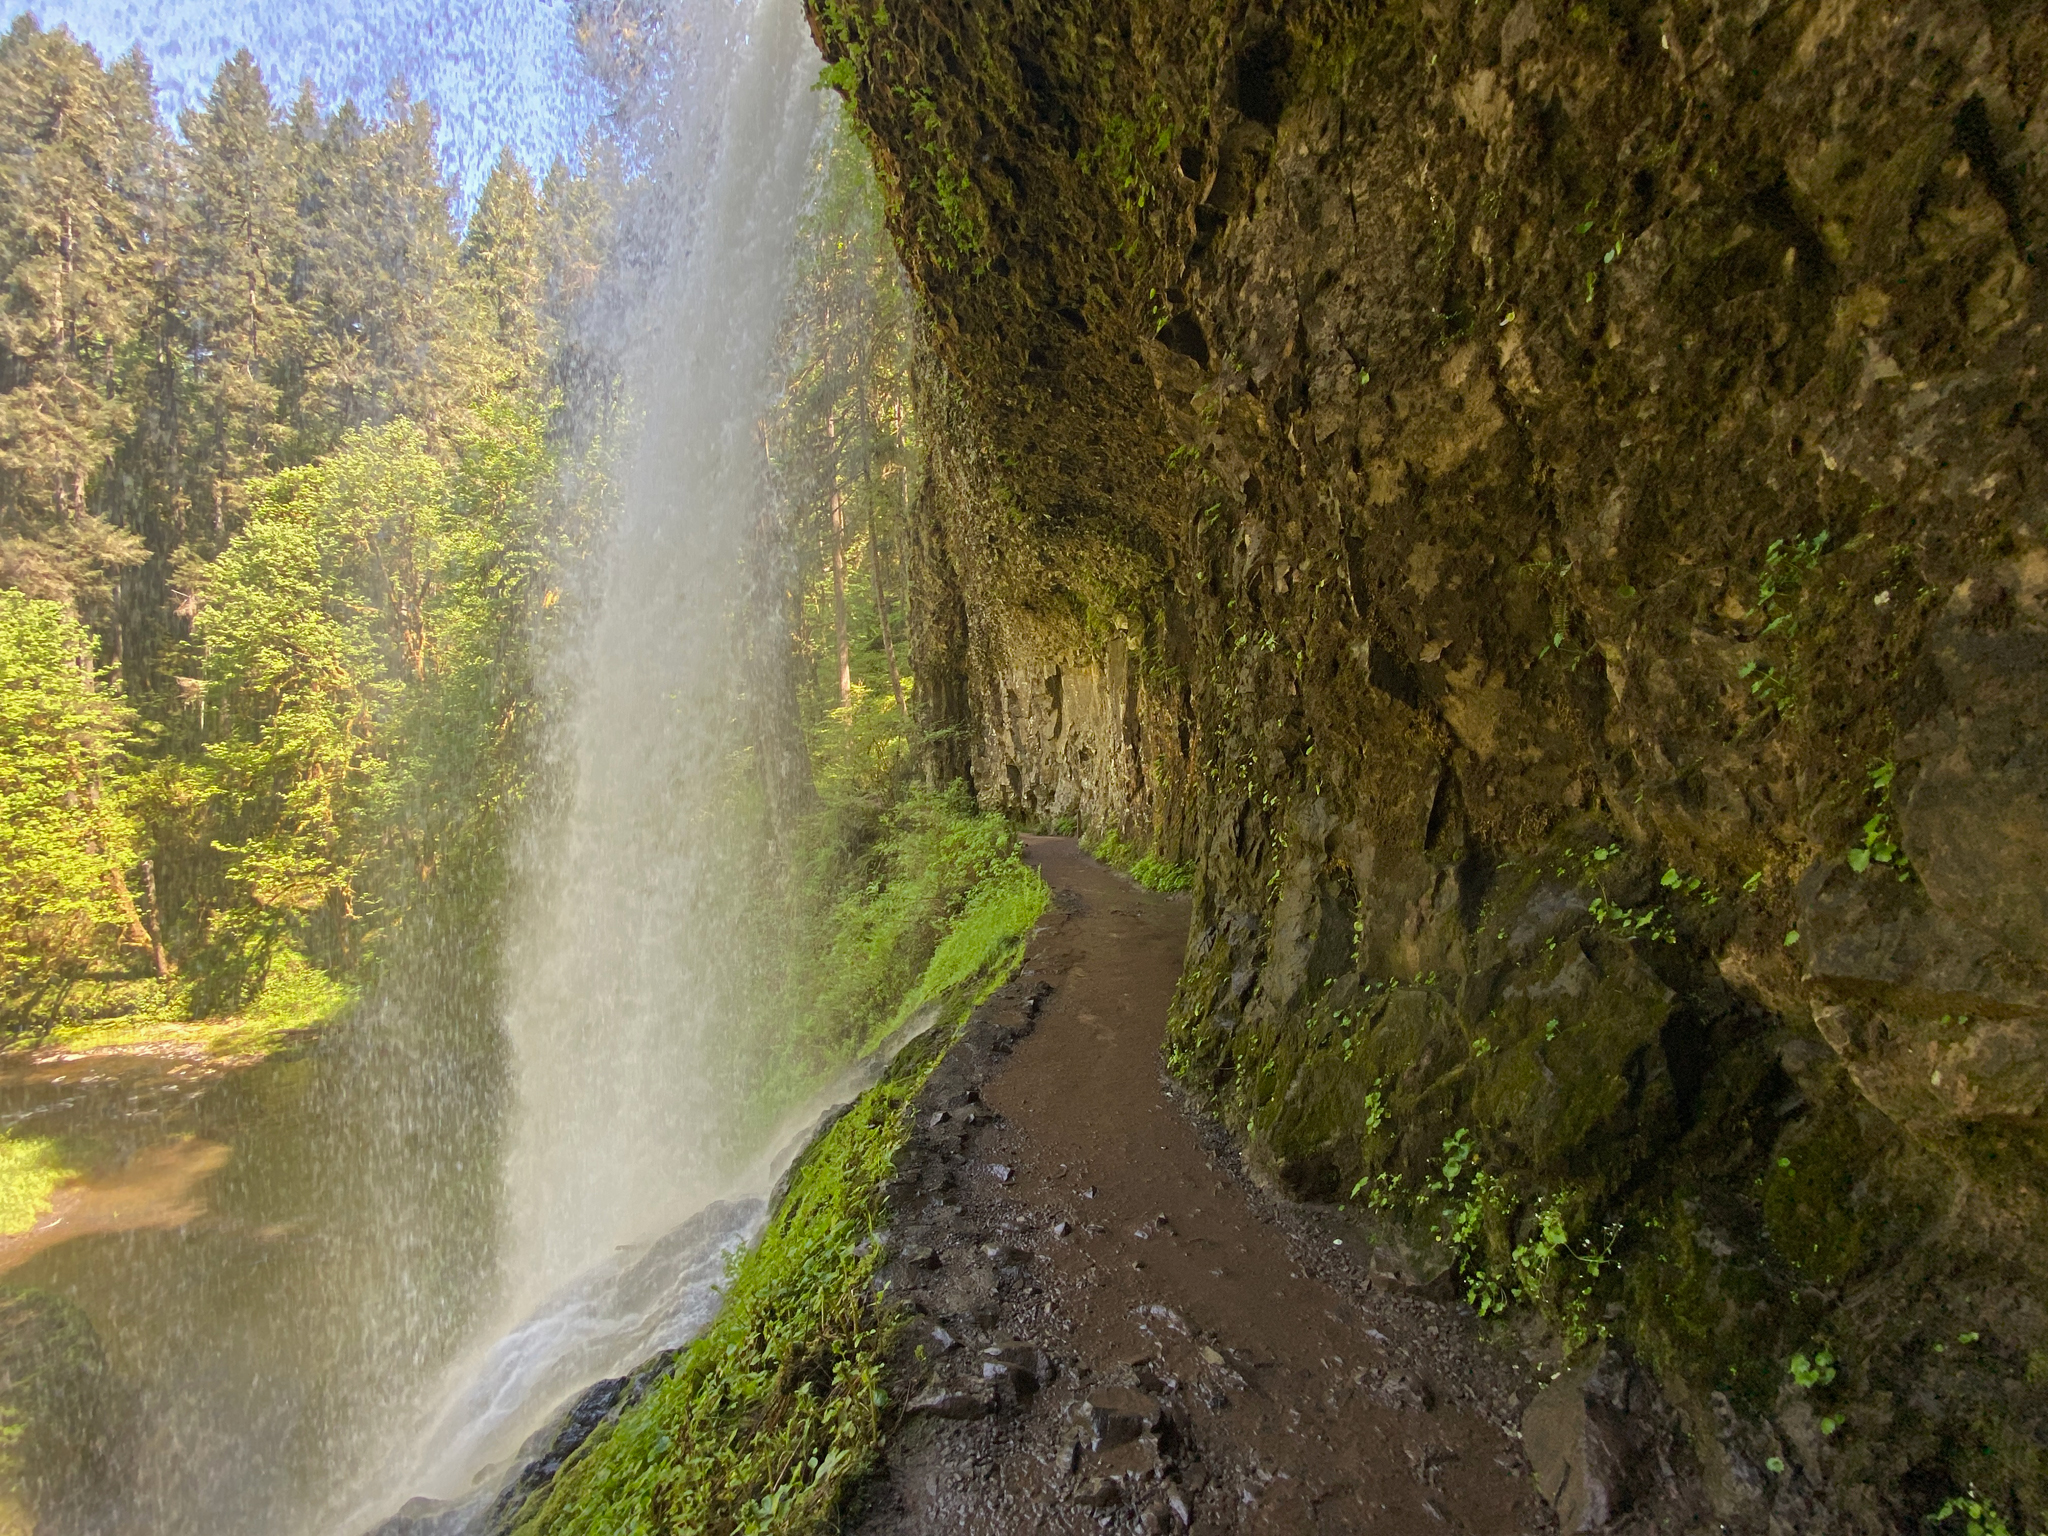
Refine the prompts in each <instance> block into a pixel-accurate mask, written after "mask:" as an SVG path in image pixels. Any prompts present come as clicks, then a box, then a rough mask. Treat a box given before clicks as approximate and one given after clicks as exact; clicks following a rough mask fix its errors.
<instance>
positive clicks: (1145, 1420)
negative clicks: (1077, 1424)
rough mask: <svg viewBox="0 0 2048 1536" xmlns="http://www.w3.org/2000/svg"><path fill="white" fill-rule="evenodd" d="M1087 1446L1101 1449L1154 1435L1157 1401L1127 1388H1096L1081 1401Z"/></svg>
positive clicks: (1158, 1407)
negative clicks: (1142, 1436) (1141, 1436)
mask: <svg viewBox="0 0 2048 1536" xmlns="http://www.w3.org/2000/svg"><path fill="white" fill-rule="evenodd" d="M1081 1409H1082V1413H1081V1418H1082V1422H1083V1423H1084V1424H1085V1425H1086V1426H1087V1429H1088V1434H1089V1436H1090V1439H1089V1444H1088V1449H1089V1450H1091V1451H1105V1450H1109V1449H1112V1448H1114V1447H1116V1446H1119V1445H1128V1444H1129V1443H1130V1442H1131V1441H1133V1440H1136V1439H1137V1438H1138V1437H1139V1436H1140V1435H1148V1434H1154V1433H1156V1432H1157V1430H1158V1428H1159V1425H1160V1423H1161V1417H1160V1405H1159V1400H1158V1399H1157V1398H1155V1397H1151V1396H1148V1395H1147V1394H1146V1393H1143V1392H1140V1391H1137V1390H1136V1389H1135V1388H1131V1387H1097V1388H1095V1389H1094V1390H1093V1391H1091V1392H1090V1393H1089V1394H1088V1395H1087V1396H1086V1397H1085V1398H1083V1399H1082V1400H1081Z"/></svg>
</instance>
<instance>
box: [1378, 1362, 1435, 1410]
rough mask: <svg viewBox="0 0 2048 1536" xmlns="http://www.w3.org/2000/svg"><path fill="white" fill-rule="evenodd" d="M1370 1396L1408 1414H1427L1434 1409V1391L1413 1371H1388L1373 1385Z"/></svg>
mask: <svg viewBox="0 0 2048 1536" xmlns="http://www.w3.org/2000/svg"><path fill="white" fill-rule="evenodd" d="M1372 1394H1373V1396H1374V1397H1376V1398H1378V1399H1379V1400H1380V1401H1381V1402H1383V1403H1385V1404H1386V1405H1387V1406H1388V1407H1389V1408H1402V1409H1406V1410H1407V1411H1408V1412H1410V1413H1428V1412H1429V1411H1430V1410H1431V1409H1432V1408H1434V1407H1436V1392H1435V1390H1434V1389H1433V1388H1432V1387H1431V1386H1430V1384H1429V1381H1428V1379H1427V1378H1426V1377H1423V1376H1420V1375H1417V1374H1416V1373H1415V1372H1414V1371H1389V1372H1388V1373H1387V1374H1386V1375H1385V1376H1382V1377H1381V1378H1380V1379H1379V1380H1378V1381H1377V1382H1375V1383H1374V1384H1373V1389H1372Z"/></svg>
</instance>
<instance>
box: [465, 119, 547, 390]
mask: <svg viewBox="0 0 2048 1536" xmlns="http://www.w3.org/2000/svg"><path fill="white" fill-rule="evenodd" d="M541 262H542V253H541V207H540V199H539V197H538V195H537V194H536V192H535V189H534V185H533V175H532V173H531V172H529V171H528V170H527V169H526V167H525V166H523V165H521V164H520V163H519V159H518V157H517V156H516V155H514V154H513V153H512V150H511V148H510V146H507V147H506V148H505V149H504V150H503V151H501V152H500V154H499V156H498V163H497V164H496V165H495V166H493V167H492V169H491V174H490V178H489V179H488V180H487V181H485V182H484V188H483V191H482V192H481V193H480V194H479V195H478V197H477V201H476V208H475V209H474V211H472V212H471V214H470V216H469V227H468V228H467V229H466V230H465V231H464V233H463V237H462V254H461V263H462V271H463V275H464V276H465V277H466V278H467V279H468V281H469V283H470V284H471V286H472V289H473V291H474V294H475V297H476V300H477V302H478V303H480V304H481V306H482V309H483V317H484V322H485V327H486V335H487V337H488V339H489V340H490V341H491V342H493V343H495V345H496V346H497V347H498V349H499V350H500V351H501V352H502V353H503V354H504V363H503V366H504V367H505V368H506V369H507V370H508V375H509V377H508V381H509V382H515V383H524V382H527V381H529V380H531V379H533V377H534V376H535V373H536V370H537V369H538V367H539V365H540V357H541V348H542V337H541V329H542V315H541V298H542V286H543V279H544V274H543V271H542V266H541Z"/></svg>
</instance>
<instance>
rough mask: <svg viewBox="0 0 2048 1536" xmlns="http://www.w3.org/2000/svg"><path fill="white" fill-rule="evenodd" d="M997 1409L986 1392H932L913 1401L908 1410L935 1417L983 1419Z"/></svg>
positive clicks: (993, 1400) (992, 1399)
mask: <svg viewBox="0 0 2048 1536" xmlns="http://www.w3.org/2000/svg"><path fill="white" fill-rule="evenodd" d="M994 1409H995V1399H994V1398H992V1397H991V1396H989V1394H987V1393H986V1392H932V1393H928V1394H926V1395H925V1396H923V1397H920V1398H918V1399H917V1400H916V1401H915V1402H913V1403H912V1404H911V1405H910V1407H909V1408H908V1410H906V1411H907V1412H910V1413H921V1414H924V1415H925V1416H926V1417H928V1418H934V1419H982V1418H986V1417H988V1415H989V1414H990V1413H991V1412H993V1411H994Z"/></svg>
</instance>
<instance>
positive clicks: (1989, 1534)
mask: <svg viewBox="0 0 2048 1536" xmlns="http://www.w3.org/2000/svg"><path fill="white" fill-rule="evenodd" d="M1951 1520H1961V1521H1962V1523H1963V1536H2017V1533H2016V1532H2014V1530H2013V1528H2012V1527H2011V1526H2010V1525H2008V1524H2007V1523H2006V1520H2005V1516H2004V1515H2003V1514H2002V1513H2001V1512H2000V1511H1999V1509H1998V1506H1997V1505H1995V1504H1993V1503H1992V1502H1991V1501H1990V1500H1989V1499H1987V1498H1985V1497H1984V1496H1983V1495H1981V1494H1980V1493H1978V1492H1977V1485H1976V1484H1974V1483H1972V1484H1970V1486H1969V1491H1968V1492H1967V1493H1964V1494H1961V1495H1959V1496H1957V1497H1955V1498H1952V1499H1948V1500H1946V1501H1944V1502H1943V1504H1942V1506H1941V1508H1939V1509H1937V1510H1936V1511H1935V1512H1934V1513H1933V1514H1931V1515H1929V1516H1928V1517H1927V1522H1928V1524H1930V1525H1946V1524H1947V1523H1948V1522H1949V1521H1951Z"/></svg>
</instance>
